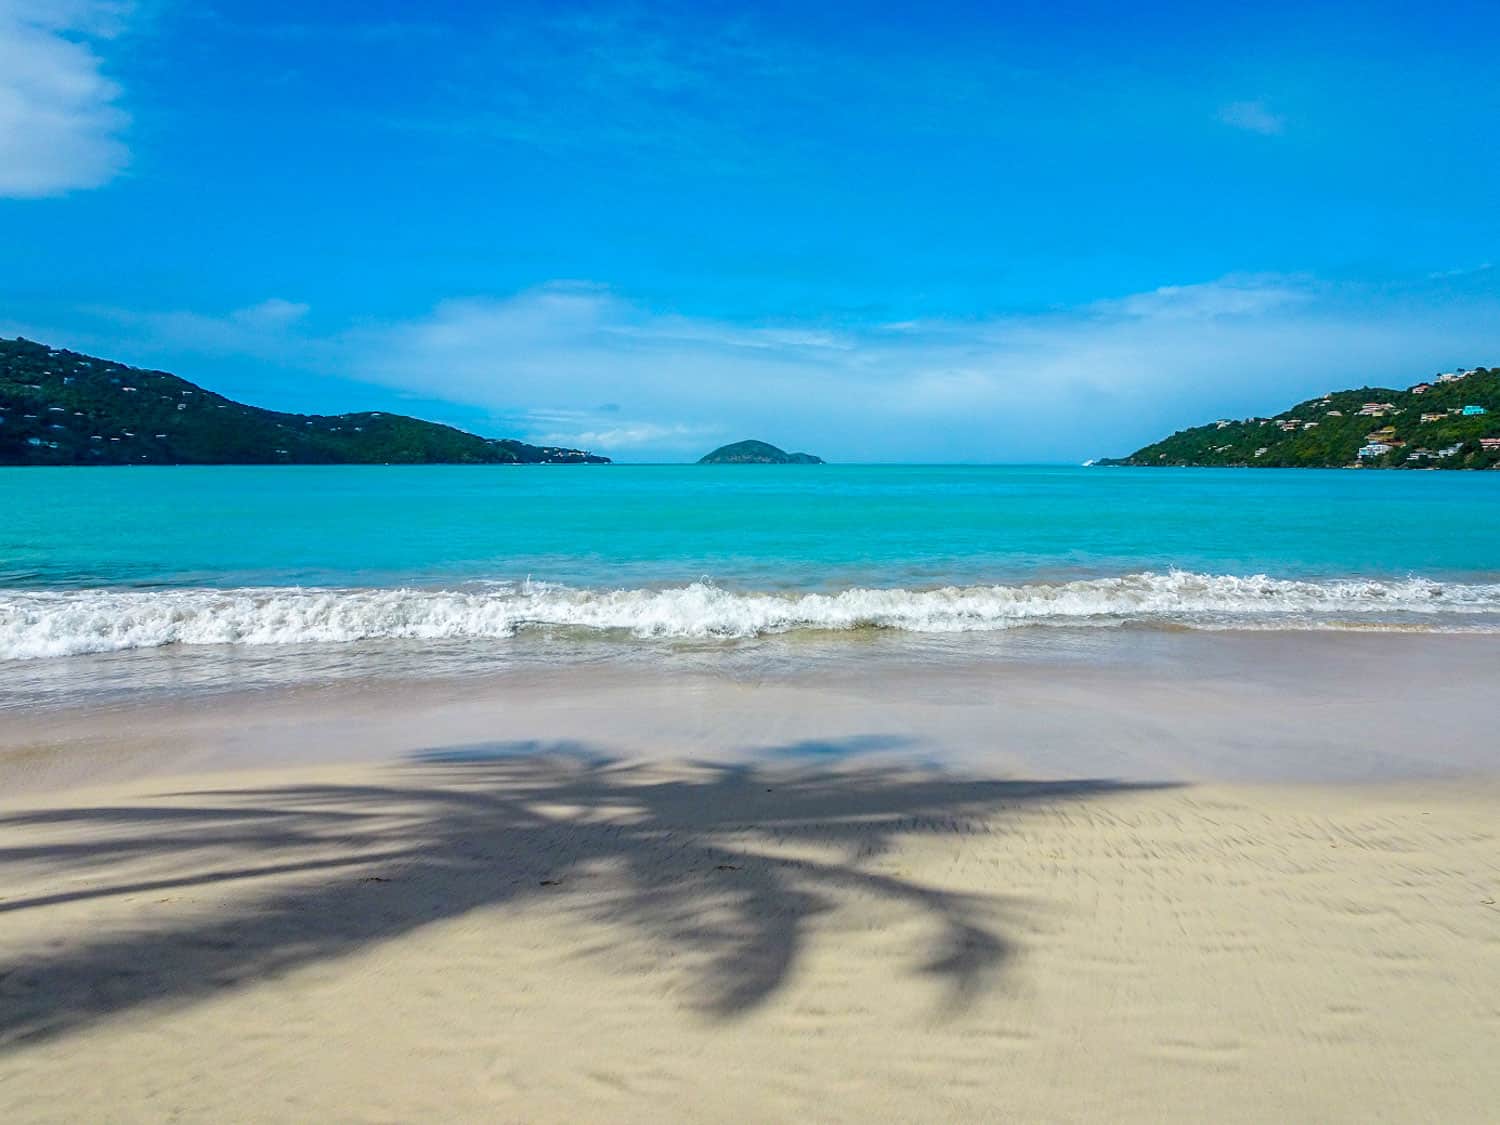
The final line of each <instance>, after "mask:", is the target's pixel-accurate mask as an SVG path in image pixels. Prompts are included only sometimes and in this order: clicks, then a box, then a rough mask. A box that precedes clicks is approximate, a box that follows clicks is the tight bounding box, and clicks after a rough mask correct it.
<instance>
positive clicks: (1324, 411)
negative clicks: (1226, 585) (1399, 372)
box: [1093, 367, 1500, 469]
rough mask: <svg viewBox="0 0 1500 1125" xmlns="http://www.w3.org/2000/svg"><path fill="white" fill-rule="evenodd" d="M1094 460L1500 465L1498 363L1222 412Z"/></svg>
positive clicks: (1304, 466)
mask: <svg viewBox="0 0 1500 1125" xmlns="http://www.w3.org/2000/svg"><path fill="white" fill-rule="evenodd" d="M1093 463H1094V464H1096V465H1139V466H1158V465H1163V466H1167V465H1175V466H1182V465H1194V466H1236V467H1253V468H1278V469H1308V468H1311V469H1337V468H1346V467H1347V468H1360V469H1494V468H1500V368H1485V367H1474V368H1468V369H1464V368H1460V369H1459V370H1457V371H1445V372H1443V373H1442V374H1441V375H1437V376H1435V377H1434V378H1433V379H1432V380H1431V381H1430V382H1422V383H1416V384H1413V385H1412V386H1410V387H1407V388H1406V389H1405V390H1404V391H1398V390H1391V389H1390V388H1386V387H1361V388H1360V389H1359V390H1352V391H1329V392H1328V393H1327V394H1326V395H1323V396H1322V397H1321V398H1314V399H1308V400H1307V401H1306V402H1303V403H1299V404H1298V405H1296V406H1294V407H1292V408H1291V409H1290V410H1285V411H1283V412H1282V413H1280V414H1277V415H1276V416H1275V417H1272V418H1244V419H1232V418H1220V419H1218V420H1217V421H1214V422H1209V423H1208V424H1207V425H1203V426H1194V427H1193V428H1192V429H1188V430H1179V431H1178V432H1177V433H1175V434H1173V435H1172V436H1171V437H1168V438H1163V439H1162V440H1161V441H1158V442H1153V443H1152V444H1151V445H1148V446H1145V447H1144V448H1142V449H1137V450H1136V451H1135V452H1134V453H1132V454H1130V456H1128V457H1120V458H1105V459H1103V460H1100V461H1095V462H1093Z"/></svg>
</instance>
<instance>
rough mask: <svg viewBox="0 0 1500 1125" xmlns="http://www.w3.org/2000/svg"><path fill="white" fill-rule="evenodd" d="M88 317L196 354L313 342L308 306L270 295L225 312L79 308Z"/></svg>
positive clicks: (269, 350) (274, 350) (275, 349)
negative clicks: (305, 324) (307, 329)
mask: <svg viewBox="0 0 1500 1125" xmlns="http://www.w3.org/2000/svg"><path fill="white" fill-rule="evenodd" d="M83 311H84V312H85V313H87V314H88V315H89V316H90V317H91V318H93V319H95V320H98V321H102V322H104V323H106V324H112V325H114V326H115V327H116V329H117V330H118V331H120V332H121V333H123V334H128V335H130V336H132V337H134V338H135V339H136V340H138V341H140V342H141V343H143V344H145V345H146V346H147V347H149V348H152V349H171V350H176V351H184V352H188V353H192V354H196V355H208V356H215V355H249V356H275V355H278V354H284V353H285V350H286V348H287V346H288V345H289V344H292V343H295V344H296V345H297V346H298V347H299V348H304V349H308V348H312V347H313V346H315V345H316V344H317V343H318V341H316V340H315V339H314V338H313V337H311V336H310V335H308V334H306V333H304V332H302V331H301V330H300V326H301V323H302V321H303V320H304V318H305V317H306V316H307V314H308V312H309V311H310V310H309V307H308V306H307V305H305V304H302V303H300V302H297V301H288V300H285V299H284V298H281V297H271V298H269V299H267V300H264V301H260V302H258V303H257V304H253V305H247V306H246V307H244V308H239V309H231V310H230V311H228V312H226V313H221V314H214V313H201V312H190V311H187V310H174V311H167V312H151V311H146V312H142V311H139V310H135V309H124V308H116V307H113V306H93V307H90V308H87V309H84V310H83Z"/></svg>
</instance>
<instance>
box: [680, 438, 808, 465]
mask: <svg viewBox="0 0 1500 1125" xmlns="http://www.w3.org/2000/svg"><path fill="white" fill-rule="evenodd" d="M698 464H700V465H822V464H826V462H825V461H824V460H823V458H821V457H815V456H813V455H812V454H811V453H788V452H787V451H786V450H784V449H778V448H776V446H774V445H772V444H771V443H770V442H765V441H755V440H753V439H752V440H750V441H736V442H733V443H731V444H729V445H721V446H719V448H718V449H715V450H714V451H713V452H712V453H705V454H704V455H703V456H702V457H700V458H699V459H698Z"/></svg>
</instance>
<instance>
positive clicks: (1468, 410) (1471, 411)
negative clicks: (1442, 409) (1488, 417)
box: [1460, 406, 1488, 418]
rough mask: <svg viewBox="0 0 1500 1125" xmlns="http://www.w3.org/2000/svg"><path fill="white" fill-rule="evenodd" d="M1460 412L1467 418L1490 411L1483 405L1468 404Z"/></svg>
mask: <svg viewBox="0 0 1500 1125" xmlns="http://www.w3.org/2000/svg"><path fill="white" fill-rule="evenodd" d="M1460 413H1462V414H1463V416H1464V417H1465V418H1474V417H1477V416H1478V415H1480V414H1486V413H1488V411H1486V410H1485V408H1484V407H1482V406H1466V407H1464V408H1463V410H1462V411H1461V412H1460Z"/></svg>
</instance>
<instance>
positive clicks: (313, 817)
mask: <svg viewBox="0 0 1500 1125" xmlns="http://www.w3.org/2000/svg"><path fill="white" fill-rule="evenodd" d="M869 745H870V743H869V742H868V740H866V742H865V743H863V744H862V745H861V744H853V743H852V744H851V747H850V749H851V751H858V750H860V749H862V748H867V747H868V746H869ZM878 745H879V746H881V747H882V748H888V746H889V743H888V742H880V743H878ZM836 749H837V747H836V746H833V745H832V744H819V747H818V756H819V758H820V759H821V758H822V757H825V756H828V755H831V754H832V753H833V751H834V750H836ZM787 753H789V754H793V756H796V748H793V749H791V750H788V751H787ZM769 756H770V757H773V758H774V757H775V756H776V755H775V753H774V750H773V751H772V752H770V753H769ZM782 756H783V757H784V756H786V755H782ZM386 776H388V778H389V780H385V778H382V780H381V782H380V783H378V784H376V783H371V784H357V785H355V784H345V785H334V784H302V785H291V786H286V787H280V788H267V789H250V790H235V791H227V792H225V791H199V792H195V793H192V794H172V795H169V796H170V797H171V799H172V801H173V802H174V803H172V804H161V805H141V806H132V805H123V806H119V807H111V808H73V809H56V810H49V811H47V812H44V813H40V814H38V813H28V814H16V815H12V816H8V817H0V880H7V881H8V877H7V876H6V872H7V871H12V872H25V871H32V873H33V874H34V875H35V874H36V873H37V872H40V873H41V874H43V875H45V876H46V877H47V879H48V880H49V883H50V884H52V885H62V886H66V887H68V888H70V889H67V890H49V893H46V894H33V895H29V896H27V897H22V898H11V899H6V900H0V926H4V924H5V922H6V920H7V919H8V918H11V919H14V918H15V917H16V916H17V915H18V914H21V913H23V912H29V911H44V910H49V909H58V908H66V907H67V906H68V905H69V904H72V903H78V902H82V901H86V900H92V899H104V898H111V897H116V896H129V895H139V894H150V893H157V892H163V891H174V892H179V893H195V894H199V895H201V894H202V893H203V892H205V891H207V890H209V889H210V888H215V887H217V886H219V885H221V884H232V883H238V882H240V881H242V880H247V879H263V880H271V881H270V882H269V883H268V884H267V885H268V886H269V888H270V889H268V890H267V891H266V892H264V893H263V894H261V895H259V896H254V895H243V896H240V897H237V898H235V899H234V900H232V903H231V904H230V905H229V906H228V907H225V908H222V909H220V910H218V911H217V912H215V913H214V914H212V915H211V916H208V917H197V918H191V919H189V920H184V919H183V917H182V914H181V912H180V911H174V913H173V914H171V915H168V914H166V913H165V912H160V911H151V910H150V909H149V908H148V909H147V910H145V911H144V912H141V911H137V912H138V913H143V914H144V917H142V918H141V920H140V923H139V924H138V925H136V926H134V927H133V928H131V929H129V930H128V931H123V930H115V931H105V932H101V933H96V934H93V935H91V936H88V937H86V938H82V939H79V940H75V941H70V942H68V943H66V945H65V946H64V947H63V948H60V949H48V950H46V951H42V952H35V951H30V952H23V953H22V954H21V955H19V956H16V957H14V958H12V959H11V963H9V964H0V1049H5V1048H8V1047H15V1046H18V1045H20V1044H22V1043H27V1042H34V1041H36V1040H38V1039H45V1038H51V1037H55V1036H58V1035H63V1034H67V1033H70V1032H72V1031H76V1030H80V1029H82V1028H85V1027H87V1026H89V1025H91V1024H92V1023H94V1022H96V1021H98V1020H100V1019H102V1018H106V1017H109V1016H112V1015H115V1014H119V1013H123V1012H127V1011H130V1010H133V1009H136V1008H138V1007H141V1006H143V1005H155V1004H184V1003H191V1002H193V1001H195V1000H199V999H203V998H206V997H208V996H210V995H213V994H215V993H217V992H218V991H220V990H222V989H225V988H230V987H234V986H236V985H239V984H242V983H251V982H254V981H256V980H262V979H266V978H268V977H274V976H276V975H279V974H283V973H286V972H289V971H292V970H295V969H297V968H299V967H301V966H303V965H307V964H310V963H313V962H316V961H319V960H323V959H327V958H334V957H340V956H344V955H347V954H350V953H353V952H356V951H358V950H360V949H362V948H364V947H367V946H370V945H372V944H375V943H379V942H383V941H387V940H390V939H393V938H397V937H400V936H401V935H403V934H406V933H409V932H411V931H413V930H415V929H417V928H419V927H421V926H424V925H427V924H429V923H432V922H436V921H442V920H445V919H451V918H456V917H460V916H462V915H465V914H467V913H469V912H472V911H476V910H481V909H511V910H515V909H523V908H525V907H526V906H527V905H528V903H531V902H533V901H536V900H537V899H539V898H540V897H541V896H563V903H564V904H566V905H568V906H569V907H571V908H573V909H576V910H578V911H579V912H580V913H581V914H582V915H583V916H584V917H586V918H588V919H590V920H592V921H594V922H596V923H598V924H599V929H600V932H601V933H602V934H603V935H605V936H606V938H608V937H609V935H616V934H618V932H619V931H618V930H617V929H616V928H615V927H617V926H624V927H626V928H627V929H629V930H633V931H637V932H641V933H644V934H646V935H648V936H650V937H652V938H654V939H656V940H658V941H662V942H665V943H667V944H668V948H671V949H674V950H678V951H684V952H690V953H692V954H695V955H696V956H695V957H694V958H689V959H687V960H689V962H690V963H691V964H695V965H698V966H701V968H700V969H699V970H698V971H697V972H696V974H695V975H694V977H693V980H692V982H691V983H692V990H691V995H692V997H693V1004H694V1005H695V1007H696V1008H698V1009H699V1010H700V1011H701V1012H702V1013H703V1014H704V1015H705V1016H707V1017H709V1018H712V1019H729V1018H733V1017H735V1016H738V1015H740V1014H743V1013H745V1012H747V1011H749V1010H751V1009H753V1008H755V1007H756V1006H758V1005H760V1004H762V1003H764V1002H765V1001H766V1000H767V999H768V998H769V997H770V996H772V995H773V994H774V993H775V992H776V991H777V990H778V989H779V988H780V987H781V986H782V985H783V984H784V983H785V982H786V980H787V979H788V975H789V973H790V971H791V969H792V967H793V966H794V964H795V963H796V962H797V960H798V958H799V957H800V956H801V954H802V953H803V951H804V950H805V948H806V945H807V942H808V941H809V928H810V925H811V923H812V922H813V921H814V919H815V918H817V917H818V916H819V915H820V914H822V913H824V912H826V911H829V910H831V909H832V908H833V907H834V905H835V904H836V902H837V901H838V900H839V898H840V897H841V896H845V895H851V894H852V895H863V896H871V897H875V898H878V899H881V900H883V901H886V902H888V903H890V904H892V905H895V906H899V907H901V908H904V909H909V910H911V911H915V912H917V913H918V914H920V915H921V916H923V917H925V918H926V919H927V920H928V921H929V923H930V924H932V925H934V926H935V927H936V930H937V937H936V938H935V939H934V941H933V943H932V948H931V951H930V956H929V958H928V960H927V961H926V963H925V964H924V965H922V966H920V967H919V970H920V971H921V972H923V973H926V974H930V975H931V976H932V977H933V978H935V979H936V980H937V981H938V982H939V983H940V985H941V986H942V987H943V989H944V992H945V995H944V997H943V999H942V1002H941V1003H942V1007H943V1008H944V1009H945V1010H947V1011H956V1010H958V1009H960V1008H961V1007H962V1006H963V1005H964V1004H965V1003H967V1002H968V1001H969V1000H970V999H971V998H972V997H973V996H974V995H976V994H977V993H978V992H980V991H981V990H982V989H983V988H984V987H985V986H986V984H987V982H989V981H990V980H991V979H992V978H993V976H994V974H995V973H996V972H997V971H998V970H999V969H1000V968H1001V967H1002V966H1003V965H1004V963H1005V961H1006V960H1007V958H1008V957H1009V956H1010V955H1011V952H1012V942H1011V941H1010V940H1009V939H1008V938H1007V937H1006V936H1005V935H1004V934H1003V933H1002V932H1001V924H1002V923H1001V921H999V920H997V915H998V914H1000V913H1001V911H1002V908H1003V906H1004V902H1003V900H1002V899H1000V898H998V897H994V896H977V895H965V894H957V893H954V892H951V891H947V890H943V889H939V888H935V887H931V886H928V885H925V884H922V883H920V882H917V881H916V880H913V879H908V878H904V877H901V876H899V875H894V874H891V873H889V872H885V871H881V870H879V869H878V867H877V865H874V864H872V863H871V860H872V858H874V857H878V856H879V855H880V854H882V853H883V852H884V851H886V850H887V849H889V848H890V847H892V846H893V845H894V843H895V842H896V841H897V839H898V838H900V837H903V836H912V835H920V834H942V833H962V832H965V831H977V830H980V828H981V827H982V826H983V825H985V824H987V823H990V822H992V821H993V819H994V818H995V817H996V816H1003V815H1004V814H1005V813H1006V812H1007V811H1014V810H1018V809H1021V808H1022V807H1024V806H1027V805H1030V804H1037V803H1058V802H1071V801H1083V800H1089V799H1097V798H1102V797H1105V796H1107V795H1109V794H1111V793H1114V792H1118V791H1121V790H1126V789H1134V788H1140V786H1135V785H1127V784H1123V783H1119V782H1114V781H1101V780H1079V781H1059V782H1016V781H984V780H973V779H964V778H958V777H953V776H949V775H937V774H933V773H931V772H923V773H916V772H912V771H911V770H908V769H901V768H894V767H884V766H882V767H863V768H849V769H836V770H830V769H827V768H819V769H810V768H807V767H801V768H797V767H788V766H786V765H770V766H745V765H732V766H726V765H714V764H705V763H696V764H693V765H692V766H691V767H688V768H683V767H678V768H675V769H672V770H666V769H663V768H662V767H659V766H651V765H646V764H630V763H625V762H622V761H619V760H615V759H611V758H609V757H607V756H605V755H603V754H601V753H598V752H596V751H593V750H591V749H589V748H588V747H586V746H581V745H578V744H550V745H538V744H535V743H526V744H514V743H510V744H507V743H495V744H487V745H484V746H460V747H445V748H441V749H436V750H433V751H430V752H427V753H425V754H423V755H420V756H418V757H417V758H416V759H415V760H413V761H412V762H411V763H409V764H407V765H403V766H400V767H396V768H394V769H392V770H391V771H390V772H389V774H388V775H386ZM184 800H186V801H187V802H188V803H187V804H182V803H180V802H182V801H184ZM28 825H29V826H32V827H37V826H44V827H45V828H46V829H47V830H49V831H62V832H64V833H66V834H67V836H66V840H65V842H64V843H61V844H59V845H57V846H53V847H47V846H37V845H29V846H20V845H17V846H14V847H8V846H3V845H5V844H6V843H7V841H6V838H5V830H6V829H9V828H19V827H22V826H28ZM955 839H956V840H957V839H959V837H955ZM143 871H144V872H145V874H143ZM158 873H160V874H158ZM147 875H151V876H154V877H147ZM8 944H10V943H7V945H8Z"/></svg>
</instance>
